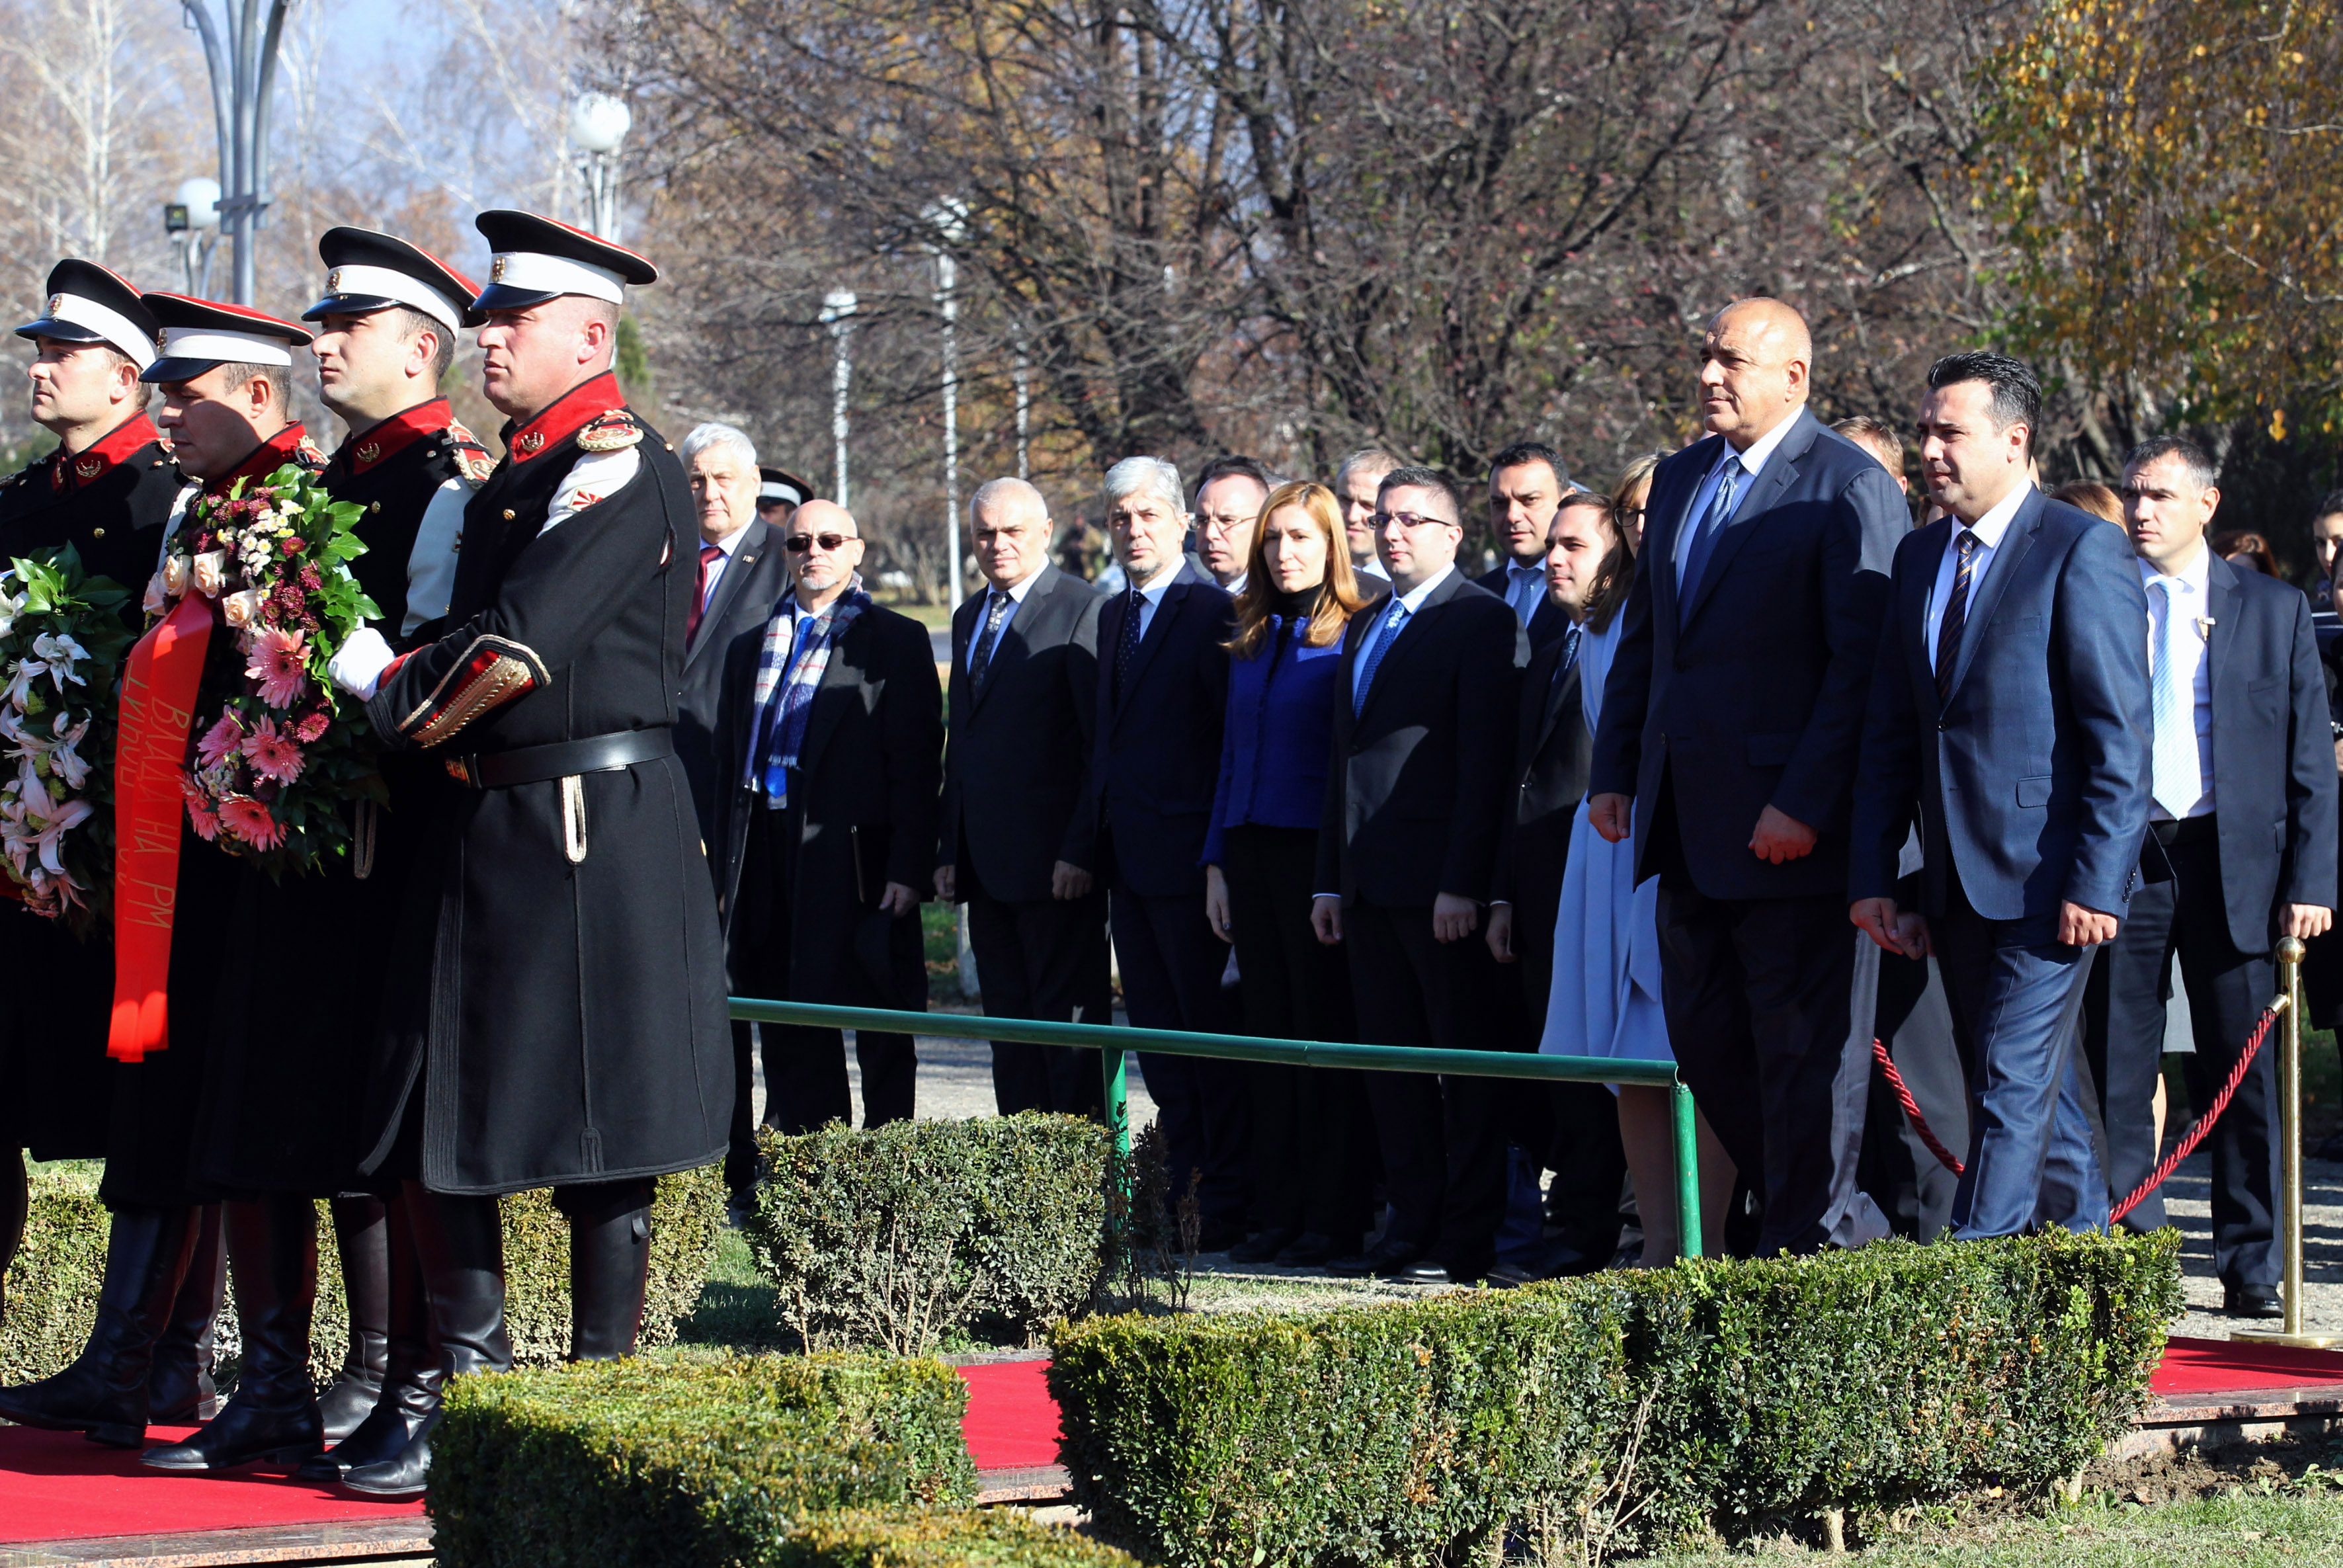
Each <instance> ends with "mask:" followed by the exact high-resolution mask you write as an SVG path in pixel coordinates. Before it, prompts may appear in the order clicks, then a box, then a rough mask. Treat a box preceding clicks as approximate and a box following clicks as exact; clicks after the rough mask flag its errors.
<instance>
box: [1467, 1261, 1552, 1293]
mask: <svg viewBox="0 0 2343 1568" xmlns="http://www.w3.org/2000/svg"><path fill="white" fill-rule="evenodd" d="M1544 1278H1545V1276H1544V1274H1539V1273H1534V1272H1532V1271H1530V1270H1528V1269H1524V1268H1523V1267H1522V1266H1521V1265H1520V1264H1519V1263H1492V1264H1490V1265H1489V1269H1488V1271H1487V1272H1486V1273H1484V1274H1483V1275H1482V1276H1481V1281H1482V1283H1483V1284H1485V1285H1487V1286H1489V1287H1490V1288H1491V1289H1492V1290H1498V1291H1514V1290H1519V1289H1520V1288H1521V1287H1522V1286H1523V1285H1534V1284H1535V1283H1537V1282H1538V1281H1540V1280H1542V1279H1544Z"/></svg>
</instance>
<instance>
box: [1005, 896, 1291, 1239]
mask: <svg viewBox="0 0 2343 1568" xmlns="http://www.w3.org/2000/svg"><path fill="white" fill-rule="evenodd" d="M1108 908H1109V910H1110V911H1111V915H1112V918H1113V921H1114V927H1113V929H1114V952H1115V957H1116V958H1117V959H1118V960H1120V961H1121V966H1122V1000H1123V1007H1124V1009H1125V1010H1127V1011H1128V1012H1129V1014H1130V1016H1131V1026H1132V1027H1133V1028H1135V1029H1177V1030H1192V1031H1196V1032H1202V1033H1219V1032H1222V1030H1225V1029H1226V1028H1227V1027H1228V1025H1229V1024H1230V1023H1231V1021H1232V1020H1231V1019H1230V1017H1229V1016H1228V1014H1229V1008H1228V1005H1227V1003H1226V1002H1225V1001H1223V1000H1222V996H1221V974H1222V970H1225V969H1227V968H1228V961H1229V950H1228V948H1227V947H1226V946H1225V945H1224V944H1223V943H1222V941H1221V939H1220V938H1218V937H1216V936H1214V935H1213V934H1212V926H1211V925H1210V924H1209V923H1208V922H1207V921H1206V920H1205V919H1204V892H1203V889H1202V888H1201V887H1199V888H1198V889H1197V890H1195V891H1194V892H1192V893H1183V894H1181V895H1179V896H1177V897H1173V898H1143V897H1141V895H1139V894H1138V893H1135V892H1133V891H1132V890H1131V887H1130V884H1128V883H1126V882H1124V881H1122V880H1121V879H1117V880H1116V882H1115V884H1114V887H1113V890H1112V893H1111V898H1110V900H1109V903H1108ZM977 972H978V973H979V974H982V972H983V965H982V964H981V963H980V964H979V965H978V970H977ZM1085 1054H1088V1053H1085ZM1139 1070H1140V1071H1141V1072H1142V1073H1144V1074H1146V1076H1147V1092H1148V1093H1149V1094H1150V1095H1151V1096H1153V1097H1154V1100H1155V1110H1156V1116H1157V1119H1158V1120H1159V1121H1161V1123H1162V1126H1163V1145H1164V1156H1165V1163H1166V1165H1167V1166H1168V1167H1169V1170H1170V1174H1171V1177H1172V1193H1173V1195H1174V1196H1175V1198H1176V1197H1180V1196H1184V1195H1185V1194H1186V1193H1187V1192H1188V1191H1189V1190H1190V1187H1191V1184H1193V1186H1194V1191H1195V1193H1196V1207H1197V1209H1198V1211H1199V1212H1200V1213H1201V1214H1202V1219H1203V1222H1204V1228H1205V1230H1206V1231H1216V1232H1220V1233H1222V1235H1225V1234H1226V1232H1228V1231H1232V1230H1237V1229H1240V1228H1241V1227H1242V1225H1243V1224H1244V1218H1245V1095H1244V1074H1243V1070H1242V1063H1239V1062H1233V1061H1216V1060H1211V1059H1209V1058H1206V1057H1200V1056H1166V1055H1164V1054H1162V1053H1161V1052H1160V1051H1151V1050H1142V1051H1141V1052H1140V1053H1139Z"/></svg>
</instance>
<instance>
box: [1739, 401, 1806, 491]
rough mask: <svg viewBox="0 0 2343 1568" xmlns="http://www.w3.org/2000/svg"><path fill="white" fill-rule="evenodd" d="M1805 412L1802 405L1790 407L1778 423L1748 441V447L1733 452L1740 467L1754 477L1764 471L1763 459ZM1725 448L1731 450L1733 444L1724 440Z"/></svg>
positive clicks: (1784, 438)
mask: <svg viewBox="0 0 2343 1568" xmlns="http://www.w3.org/2000/svg"><path fill="white" fill-rule="evenodd" d="M1803 413H1805V407H1803V406H1801V407H1796V408H1793V409H1791V410H1790V412H1789V413H1788V414H1787V415H1786V416H1785V417H1784V418H1783V420H1782V422H1781V423H1780V424H1778V425H1776V426H1775V427H1773V428H1772V429H1770V430H1768V431H1766V432H1765V434H1764V435H1763V436H1760V437H1757V438H1756V439H1755V441H1752V442H1750V443H1749V449H1748V450H1747V451H1745V452H1735V453H1734V456H1735V457H1739V458H1740V459H1741V466H1742V467H1744V468H1745V469H1747V470H1748V472H1749V475H1750V477H1752V478H1755V477H1756V476H1757V475H1758V474H1760V473H1762V472H1764V471H1765V460H1766V459H1767V458H1769V457H1772V456H1773V455H1774V448H1775V447H1778V446H1780V445H1781V444H1782V443H1783V442H1784V441H1785V440H1787V439H1788V438H1789V435H1790V431H1791V430H1792V429H1793V428H1794V427H1795V426H1796V425H1797V423H1798V416H1799V415H1800V414H1803ZM1725 450H1726V451H1728V452H1732V451H1733V444H1732V443H1731V442H1729V441H1728V442H1726V443H1725Z"/></svg>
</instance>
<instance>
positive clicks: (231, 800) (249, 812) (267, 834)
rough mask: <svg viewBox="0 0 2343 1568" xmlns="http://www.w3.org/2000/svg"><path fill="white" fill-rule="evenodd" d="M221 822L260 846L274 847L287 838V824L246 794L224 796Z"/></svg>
mask: <svg viewBox="0 0 2343 1568" xmlns="http://www.w3.org/2000/svg"><path fill="white" fill-rule="evenodd" d="M219 820H220V826H221V827H223V828H225V829H227V830H228V831H229V832H230V833H233V834H235V835H236V837H237V838H239V839H243V840H244V841H245V842H246V843H247V844H249V845H251V846H252V847H253V848H254V849H275V848H277V845H279V844H282V843H283V842H285V828H284V825H283V824H282V823H280V822H278V821H277V818H276V816H275V814H273V813H272V812H271V811H270V810H269V809H268V808H267V807H266V806H264V805H262V804H261V803H260V802H259V801H257V800H255V799H251V798H250V797H249V796H246V795H229V796H225V797H223V798H222V799H221V800H220V807H219Z"/></svg>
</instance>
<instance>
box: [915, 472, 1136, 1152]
mask: <svg viewBox="0 0 2343 1568" xmlns="http://www.w3.org/2000/svg"><path fill="white" fill-rule="evenodd" d="M968 516H969V529H970V542H971V544H973V546H974V547H975V554H976V569H977V571H978V572H979V573H980V575H981V576H982V577H983V578H984V584H985V588H984V592H982V593H980V594H979V595H977V596H975V597H974V598H970V600H969V601H968V602H967V603H965V604H963V605H961V606H960V608H959V609H958V610H956V611H954V612H953V614H952V666H951V743H950V748H949V749H948V750H947V751H946V753H945V756H944V796H943V826H942V831H941V833H940V840H939V844H938V847H937V850H936V869H935V885H936V896H937V897H938V898H940V899H943V900H947V901H949V902H955V903H956V902H960V901H962V900H965V901H966V902H967V904H968V940H969V945H970V948H972V949H973V950H974V951H975V954H976V973H977V979H978V981H979V982H980V984H981V985H982V987H983V988H984V1010H985V1012H986V1013H987V1014H989V1015H990V1016H993V1017H997V1018H1032V1019H1056V1020H1061V1021H1069V1022H1070V1021H1071V1020H1072V1018H1073V1016H1074V1009H1075V1008H1076V1007H1077V1006H1079V1005H1081V1003H1083V1002H1084V1001H1085V1000H1090V999H1092V998H1095V997H1099V996H1101V995H1103V994H1105V992H1106V989H1107V985H1106V941H1105V935H1106V890H1105V889H1103V888H1102V887H1101V886H1099V885H1098V881H1097V879H1096V878H1095V877H1094V876H1093V875H1092V869H1091V862H1092V852H1091V851H1092V841H1093V839H1094V837H1095V834H1094V831H1093V829H1092V825H1091V809H1090V795H1091V789H1090V783H1089V779H1090V758H1091V735H1092V733H1093V724H1094V721H1095V719H1096V718H1097V714H1098V628H1099V610H1100V608H1101V606H1102V605H1103V603H1104V600H1103V598H1101V596H1100V594H1099V593H1098V592H1097V590H1095V589H1094V588H1091V586H1090V585H1089V584H1088V583H1086V582H1084V581H1082V580H1081V578H1075V577H1069V576H1068V575H1067V574H1066V573H1064V572H1062V571H1060V570H1059V569H1058V568H1056V567H1054V566H1051V564H1050V539H1051V524H1050V507H1049V503H1048V502H1047V501H1044V500H1043V499H1042V498H1041V491H1039V490H1037V489H1035V488H1034V487H1032V486H1031V485H1029V484H1027V483H1026V482H1025V481H1024V480H1022V479H1011V478H1001V479H993V480H991V481H990V482H988V483H986V484H984V485H981V486H980V487H978V489H977V492H976V495H975V496H974V498H971V499H970V502H969V508H968ZM992 1094H993V1100H994V1102H995V1103H996V1104H997V1105H998V1106H999V1108H1000V1111H1001V1114H1002V1115H1003V1116H1007V1115H1010V1114H1011V1113H1012V1112H1015V1111H1071V1112H1077V1113H1080V1112H1086V1111H1097V1110H1099V1109H1100V1107H1101V1105H1102V1103H1103V1101H1104V1099H1105V1096H1104V1095H1103V1093H1102V1092H1101V1085H1100V1080H1099V1070H1098V1059H1097V1057H1096V1056H1094V1055H1092V1054H1091V1052H1089V1051H1086V1050H1075V1049H1074V1048H1073V1047H1071V1046H1063V1045H1049V1046H1044V1045H1022V1044H1019V1043H1017V1042H1015V1041H1013V1040H994V1041H993V1042H992Z"/></svg>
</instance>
